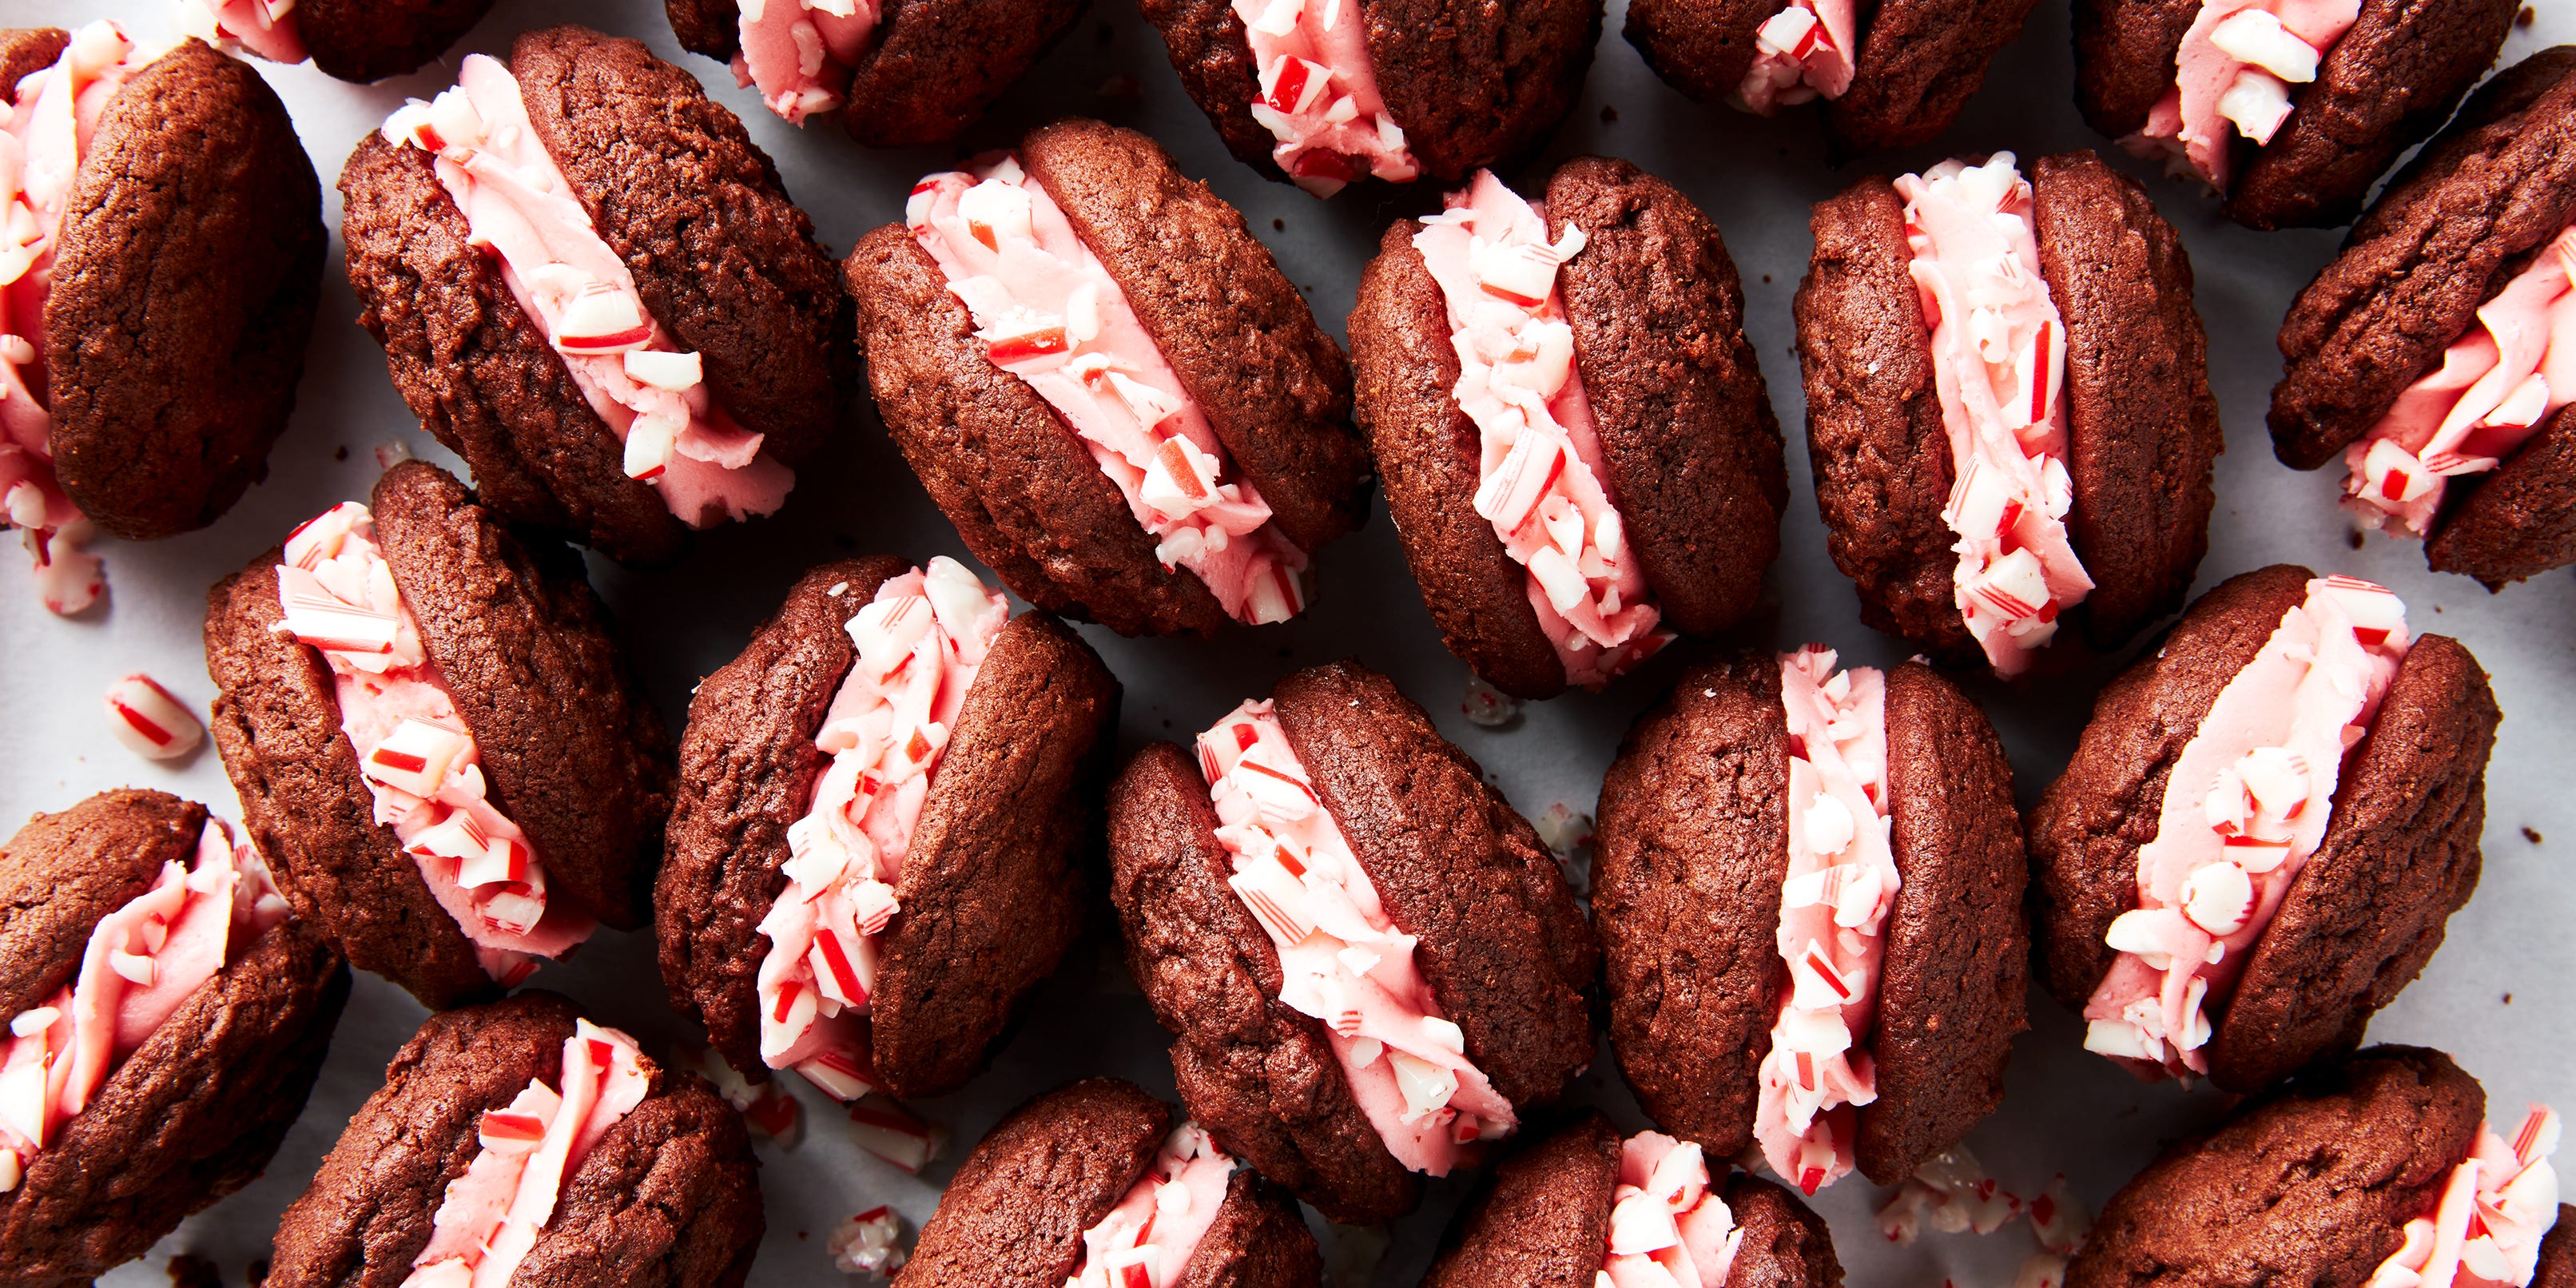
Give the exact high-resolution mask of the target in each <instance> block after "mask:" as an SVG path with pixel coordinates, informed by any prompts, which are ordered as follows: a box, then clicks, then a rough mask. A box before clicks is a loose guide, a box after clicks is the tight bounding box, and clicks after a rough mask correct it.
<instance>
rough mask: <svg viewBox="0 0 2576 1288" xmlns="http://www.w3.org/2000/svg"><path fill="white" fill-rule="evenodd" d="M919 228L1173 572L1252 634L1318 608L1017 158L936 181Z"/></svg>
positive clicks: (1262, 511) (1260, 504) (992, 343)
mask: <svg viewBox="0 0 2576 1288" xmlns="http://www.w3.org/2000/svg"><path fill="white" fill-rule="evenodd" d="M904 219H905V221H906V222H907V223H909V224H910V225H911V227H912V235H913V237H914V239H915V240H917V241H919V242H920V243H921V248H922V249H923V250H925V251H928V252H929V253H930V257H931V258H932V259H934V260H936V261H938V263H939V270H940V272H941V273H943V274H945V275H946V276H947V279H948V289H949V291H950V292H951V293H952V294H954V295H955V296H956V297H957V298H958V299H959V300H961V301H963V302H964V303H965V305H966V308H967V310H968V312H970V313H972V314H973V315H974V318H975V325H976V326H978V327H979V328H981V329H980V330H978V331H977V332H976V333H975V335H976V338H978V339H980V340H982V341H984V342H985V345H986V346H987V349H986V351H987V353H988V354H989V355H990V357H991V359H992V362H993V365H995V366H997V367H1000V368H1001V369H1002V370H1004V371H1007V372H1010V373H1011V374H1012V375H1015V376H1018V377H1019V378H1021V379H1022V380H1025V381H1027V382H1029V386H1030V387H1031V388H1033V389H1035V390H1037V392H1038V394H1039V396H1040V397H1043V398H1045V399H1046V400H1047V404H1048V405H1049V406H1051V407H1053V408H1055V410H1056V412H1057V413H1058V414H1059V415H1061V416H1063V417H1064V419H1065V421H1066V422H1067V423H1068V424H1070V425H1071V426H1072V427H1073V431H1074V432H1075V433H1076V434H1078V435H1080V436H1081V438H1082V441H1083V442H1084V444H1085V445H1087V446H1088V447H1089V448H1090V449H1091V457H1092V459H1093V460H1094V461H1096V462H1098V463H1099V465H1100V471H1101V473H1103V474H1106V475H1108V476H1109V481H1110V482H1112V483H1115V484H1117V486H1118V491H1119V492H1120V494H1121V495H1123V496H1125V497H1126V498H1127V506H1128V509H1129V510H1131V511H1133V512H1134V513H1135V515H1136V522H1137V523H1138V524H1139V525H1141V526H1142V527H1143V528H1144V529H1145V531H1146V532H1148V533H1150V534H1151V535H1153V536H1154V537H1155V538H1156V539H1157V541H1158V543H1159V544H1157V545H1156V546H1155V548H1154V554H1155V557H1156V558H1158V559H1160V560H1162V563H1163V566H1164V567H1165V568H1173V567H1181V568H1187V569H1189V570H1190V571H1191V572H1192V573H1194V574H1196V575H1197V577H1198V579H1199V580H1200V581H1202V582H1205V583H1206V584H1207V588H1208V589H1209V590H1210V591H1211V592H1213V593H1214V594H1215V595H1216V598H1217V602H1218V603H1220V604H1222V605H1224V607H1225V611H1226V613H1227V615H1229V616H1231V617H1233V618H1234V619H1235V620H1236V621H1240V622H1251V623H1254V624H1259V623H1263V622H1280V621H1286V620H1287V619H1289V618H1291V617H1294V616H1296V615H1297V612H1298V611H1299V610H1300V609H1302V608H1304V607H1305V603H1306V600H1305V590H1304V588H1303V586H1301V585H1300V584H1299V576H1300V574H1302V573H1303V572H1304V571H1305V569H1306V555H1305V552H1304V551H1301V550H1299V549H1297V547H1296V546H1294V545H1292V544H1290V543H1289V541H1288V538H1287V537H1286V536H1285V535H1283V534H1281V532H1280V531H1279V529H1278V527H1277V526H1276V525H1274V524H1272V523H1271V521H1270V506H1269V503H1267V502H1265V501H1263V500H1262V499H1261V493H1260V491H1259V490H1258V489H1257V488H1255V487H1254V486H1253V485H1252V481H1251V480H1250V479H1246V478H1242V477H1240V476H1239V474H1238V473H1237V472H1236V470H1235V469H1234V466H1233V464H1232V462H1230V461H1228V460H1227V459H1226V453H1225V446H1224V445H1223V444H1222V443H1220V442H1218V441H1217V437H1216V431H1215V430H1213V429H1211V428H1209V427H1208V421H1207V415H1206V413H1204V412H1202V411H1201V410H1200V409H1199V405H1198V404H1197V403H1196V402H1194V401H1192V400H1191V398H1190V395H1189V392H1188V391H1187V390H1185V389H1183V388H1182V387H1181V378H1180V376H1179V375H1178V374H1176V373H1175V372H1174V371H1173V370H1172V365H1171V364H1170V363H1169V362H1166V361H1165V360H1164V359H1163V354H1162V350H1160V349H1158V348H1156V347H1155V345H1154V339H1153V337H1152V336H1150V335H1148V334H1146V332H1145V328H1144V325H1143V324H1142V323H1140V322H1138V321H1137V320H1136V312H1135V310H1134V309H1132V308H1130V307H1128V304H1127V294H1126V292H1124V291H1122V290H1120V289H1119V288H1118V283H1117V282H1116V281H1115V280H1113V279H1112V278H1111V277H1110V276H1109V270H1108V269H1106V268H1103V267H1102V266H1101V263H1100V260H1099V258H1098V257H1097V256H1094V255H1093V254H1092V253H1091V248H1090V247H1088V246H1085V245H1083V244H1082V238H1081V237H1080V236H1079V235H1077V234H1076V233H1075V232H1074V231H1073V225H1072V224H1070V223H1068V222H1067V221H1066V220H1065V217H1064V212H1063V211H1062V210H1061V209H1059V208H1058V207H1057V206H1056V204H1055V199H1054V198H1052V197H1050V196H1048V195H1047V191H1046V189H1045V188H1044V187H1042V186H1040V185H1039V184H1038V183H1037V181H1036V180H1033V179H1031V178H1029V177H1028V175H1027V173H1026V172H1024V171H1022V170H1021V169H1020V163H1019V161H1018V159H1017V158H1015V157H1012V156H1009V155H1007V154H1005V155H1002V156H999V157H992V158H985V159H983V160H981V161H979V162H977V163H976V164H975V166H974V168H973V170H972V171H971V172H961V171H955V170H951V171H948V172H946V173H942V174H934V175H931V176H929V177H928V178H925V179H923V180H922V181H921V182H920V183H917V184H915V185H913V189H912V199H911V200H910V201H908V202H907V203H905V206H904Z"/></svg>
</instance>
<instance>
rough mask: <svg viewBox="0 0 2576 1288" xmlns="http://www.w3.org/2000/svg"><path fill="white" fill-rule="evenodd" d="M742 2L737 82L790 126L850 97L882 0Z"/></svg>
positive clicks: (743, 0)
mask: <svg viewBox="0 0 2576 1288" xmlns="http://www.w3.org/2000/svg"><path fill="white" fill-rule="evenodd" d="M235 2H236V3H238V2H239V0H235ZM739 3H740V6H741V14H742V18H741V26H740V27H739V28H738V30H739V32H740V37H741V42H742V48H741V49H740V50H739V51H738V52H736V53H735V54H734V56H733V75H734V82H735V83H736V84H738V85H757V86H759V87H760V101H761V102H763V103H765V104H767V105H768V106H769V110H770V111H772V112H775V113H777V114H778V115H780V116H782V117H784V118H786V120H787V123H788V124H790V125H802V124H804V123H805V118H806V116H807V115H808V114H810V113H814V112H828V111H831V110H832V109H834V108H836V107H839V106H841V105H842V104H844V103H847V102H848V101H849V90H850V70H851V69H852V68H854V67H856V66H858V64H859V60H860V59H861V58H864V57H866V56H867V52H868V42H869V41H870V40H871V39H872V38H873V37H874V36H875V35H876V30H877V19H878V16H879V13H878V11H879V8H880V0H739Z"/></svg>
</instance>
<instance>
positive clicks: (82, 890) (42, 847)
mask: <svg viewBox="0 0 2576 1288" xmlns="http://www.w3.org/2000/svg"><path fill="white" fill-rule="evenodd" d="M205 827H206V807H205V806H203V805H199V804H197V803H196V802H194V801H183V800H181V799H179V798H178V797H176V796H172V795H170V794H168V793H167V792H156V791H148V790H139V789H134V788H125V789H121V790H118V791H110V792H100V793H99V794H98V795H96V796H92V797H90V798H89V799H87V800H84V801H82V802H81V803H79V804H77V805H74V806H72V807H71V808H69V809H66V810H64V811H62V812H61V813H58V814H38V815H36V816H35V817H34V818H31V819H29V820H27V825H26V826H25V827H22V828H19V829H18V831H17V834H16V835H14V836H11V837H10V838H9V840H8V842H7V843H6V844H0V908H5V909H7V910H8V915H7V917H6V918H5V919H0V1015H12V1016H14V1015H16V1014H18V1013H19V1012H20V1011H24V1010H27V1009H28V1008H30V1007H34V1006H40V1005H43V1003H44V1000H45V999H46V998H48V997H51V996H53V995H54V993H55V992H56V991H58V990H60V989H61V988H62V987H63V986H64V985H66V984H69V983H71V982H72V977H73V976H75V975H77V974H78V973H79V972H80V964H81V953H82V950H83V949H84V948H86V947H87V946H88V944H89V936H90V931H91V930H93V929H95V928H96V927H97V925H98V921H99V918H101V917H104V916H106V915H107V914H109V913H111V912H114V911H116V910H117V909H119V908H122V907H124V906H125V905H126V904H128V903H131V902H133V901H134V899H135V898H136V897H137V896H139V895H141V894H142V893H143V892H144V891H146V890H149V889H151V888H152V883H153V882H155V881H157V880H159V879H160V877H161V865H163V864H165V863H173V862H175V863H178V864H180V865H182V866H185V865H186V864H187V862H188V860H189V859H190V858H192V857H194V856H195V854H196V852H197V836H198V834H199V833H200V832H203V831H204V830H205Z"/></svg>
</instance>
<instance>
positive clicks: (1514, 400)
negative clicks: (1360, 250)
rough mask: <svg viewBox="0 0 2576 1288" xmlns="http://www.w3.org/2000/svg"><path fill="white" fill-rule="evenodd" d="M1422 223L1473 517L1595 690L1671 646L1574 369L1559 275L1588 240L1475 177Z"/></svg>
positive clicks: (1569, 672)
mask: <svg viewBox="0 0 2576 1288" xmlns="http://www.w3.org/2000/svg"><path fill="white" fill-rule="evenodd" d="M1448 204H1449V208H1448V209H1447V210H1445V211H1443V212H1441V213H1440V214H1438V215H1436V216H1434V217H1432V218H1430V219H1426V220H1424V221H1422V229H1421V231H1419V232H1417V233H1415V234H1414V235H1413V246H1414V249H1416V250H1418V251H1420V252H1421V253H1422V262H1423V264H1424V266H1425V267H1426V268H1428V269H1429V270H1430V272H1431V276H1432V278H1433V279H1434V280H1435V281H1437V282H1439V284H1440V291H1441V294H1442V296H1443V297H1444V298H1445V299H1446V300H1447V303H1448V311H1449V331H1450V336H1449V342H1450V344H1451V346H1452V347H1454V348H1455V349H1456V350H1457V351H1458V383H1457V385H1456V386H1455V387H1454V388H1453V389H1451V391H1450V396H1451V397H1452V398H1454V399H1455V400H1456V401H1457V404H1458V409H1459V410H1460V411H1462V412H1465V413H1466V414H1467V418H1468V419H1469V420H1471V421H1474V422H1475V424H1476V432H1477V438H1478V440H1479V443H1480V445H1481V450H1482V459H1481V463H1480V465H1479V473H1478V476H1477V477H1478V482H1477V485H1476V497H1475V506H1476V513H1477V514H1478V515H1480V516H1482V517H1484V518H1485V520H1486V521H1488V522H1490V523H1492V524H1493V525H1494V535H1495V536H1497V537H1500V538H1501V539H1502V542H1503V548H1504V550H1506V551H1508V552H1509V553H1510V554H1511V557H1512V558H1513V559H1514V560H1515V561H1517V562H1518V563H1519V564H1520V565H1521V566H1522V567H1523V568H1526V569H1527V570H1528V572H1529V577H1528V595H1529V602H1530V608H1531V609H1532V610H1533V611H1534V612H1536V613H1537V614H1538V623H1539V629H1540V630H1542V631H1544V632H1545V633H1546V634H1547V637H1548V641H1549V642H1550V643H1551V644H1553V645H1555V646H1556V655H1557V659H1558V661H1560V662H1561V663H1562V664H1563V665H1564V667H1565V675H1566V679H1567V680H1568V681H1569V682H1570V683H1574V684H1582V685H1588V686H1592V687H1596V688H1597V687H1599V686H1600V685H1602V684H1605V683H1607V682H1608V681H1609V680H1610V678H1611V677H1613V676H1615V675H1618V674H1619V673H1620V672H1622V671H1625V670H1627V669H1628V668H1629V667H1632V666H1634V665H1636V664H1637V663H1638V662H1640V661H1643V660H1644V659H1645V658H1647V657H1649V656H1651V655H1653V654H1654V653H1655V651H1656V650H1658V649H1661V648H1662V647H1663V646H1664V645H1665V643H1667V642H1668V641H1670V640H1671V639H1672V633H1671V632H1669V631H1659V630H1657V629H1656V628H1655V624H1656V622H1657V621H1658V620H1659V619H1660V617H1661V613H1660V612H1659V611H1658V610H1657V608H1656V607H1655V600H1654V592H1653V591H1652V590H1649V589H1648V588H1647V586H1646V577H1645V574H1644V573H1643V572H1642V571H1640V570H1639V568H1638V567H1637V561H1636V559H1635V558H1634V552H1633V551H1632V550H1631V549H1630V548H1629V546H1628V542H1627V535H1626V529H1625V527H1624V525H1623V524H1622V522H1621V520H1620V517H1619V510H1618V507H1617V505H1616V504H1614V503H1613V502H1612V501H1611V499H1610V494H1609V491H1608V489H1607V486H1606V484H1605V482H1604V480H1605V479H1606V478H1607V477H1608V476H1607V473H1606V468H1605V466H1604V465H1603V463H1602V457H1601V443H1600V440H1599V439H1598V437H1597V436H1596V435H1595V434H1594V432H1593V425H1592V404H1591V402H1590V401H1589V400H1588V399H1586V398H1585V397H1584V395H1583V377H1582V375H1581V373H1579V372H1578V371H1576V369H1575V361H1574V360H1575V353H1574V327H1573V324H1572V323H1570V322H1568V321H1567V320H1566V313H1565V299H1564V296H1563V295H1562V294H1561V293H1560V292H1559V291H1558V290H1557V286H1556V270H1557V266H1558V265H1560V264H1563V263H1565V262H1566V261H1567V260H1570V259H1573V258H1574V257H1575V256H1576V255H1578V254H1580V253H1582V251H1583V246H1584V242H1585V237H1584V233H1583V230H1582V229H1581V228H1577V227H1571V226H1569V227H1567V229H1566V230H1565V234H1564V236H1562V237H1559V238H1558V239H1557V240H1556V241H1555V242H1554V243H1553V244H1551V243H1550V242H1549V241H1548V240H1547V220H1546V219H1545V218H1544V217H1543V216H1542V215H1541V213H1540V212H1539V210H1538V209H1537V208H1536V207H1533V206H1532V205H1530V203H1528V202H1526V201H1523V200H1521V198H1520V195H1519V194H1517V193H1515V192H1513V191H1512V190H1511V189H1509V188H1507V187H1504V186H1503V183H1502V181H1501V180H1499V179H1496V178H1495V177H1494V176H1493V173H1492V172H1491V171H1485V170H1480V171H1478V172H1477V173H1476V178H1475V181H1474V182H1473V183H1472V184H1470V185H1469V187H1468V189H1467V190H1466V191H1465V192H1455V193H1451V194H1449V198H1448Z"/></svg>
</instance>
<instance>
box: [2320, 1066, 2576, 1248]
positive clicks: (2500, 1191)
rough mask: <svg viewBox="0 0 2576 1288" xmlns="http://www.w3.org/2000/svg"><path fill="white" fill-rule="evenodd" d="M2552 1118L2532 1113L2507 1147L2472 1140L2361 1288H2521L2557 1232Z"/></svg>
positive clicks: (2485, 1137) (2490, 1134)
mask: <svg viewBox="0 0 2576 1288" xmlns="http://www.w3.org/2000/svg"><path fill="white" fill-rule="evenodd" d="M2558 1133H2559V1120H2558V1114H2557V1111H2555V1110H2553V1109H2551V1108H2549V1107H2548V1106H2547V1105H2533V1106H2532V1107H2531V1111H2530V1112H2529V1113H2528V1114H2526V1115H2524V1117H2523V1120H2522V1126H2521V1128H2520V1129H2519V1130H2517V1131H2516V1132H2515V1133H2514V1138H2513V1139H2512V1140H2511V1141H2507V1140H2506V1139H2505V1138H2504V1137H2502V1136H2498V1135H2496V1134H2495V1132H2494V1131H2493V1130H2492V1129H2481V1130H2480V1131H2479V1132H2478V1143H2477V1146H2476V1148H2474V1149H2472V1150H2471V1151H2470V1152H2469V1156H2468V1157H2467V1158H2465V1159H2463V1160H2461V1161H2460V1163H2459V1165H2458V1166H2456V1167H2454V1168H2452V1169H2451V1176H2450V1179H2449V1180H2448V1181H2446V1182H2444V1184H2443V1186H2442V1196H2441V1197H2440V1198H2439V1199H2437V1200H2435V1202H2434V1204H2433V1210H2432V1211H2431V1212H2430V1213H2428V1214H2426V1215H2423V1216H2419V1217H2416V1218H2415V1219H2414V1220H2411V1221H2408V1222H2407V1223H2406V1242H2405V1243H2404V1244H2403V1245H2402V1246H2400V1247H2399V1248H2398V1249H2397V1251H2396V1252H2394V1253H2392V1254H2390V1256H2389V1258H2388V1260H2386V1261H2383V1262H2381V1263H2380V1265H2379V1269H2378V1270H2377V1271H2375V1272H2373V1273H2372V1275H2371V1276H2370V1282H2369V1283H2368V1285H2366V1288H2454V1285H2457V1286H2458V1288H2527V1285H2529V1284H2530V1283H2531V1279H2532V1275H2533V1273H2534V1272H2535V1271H2536V1270H2538V1268H2539V1263H2540V1241H2541V1240H2542V1239H2543V1238H2544V1237H2546V1236H2547V1235H2548V1233H2549V1231H2550V1228H2551V1227H2553V1226H2555V1225H2557V1224H2558V1171H2557V1169H2556V1168H2554V1167H2552V1166H2550V1163H2549V1156H2550V1154H2551V1153H2553V1152H2554V1151H2556V1150H2557V1148H2558Z"/></svg>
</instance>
